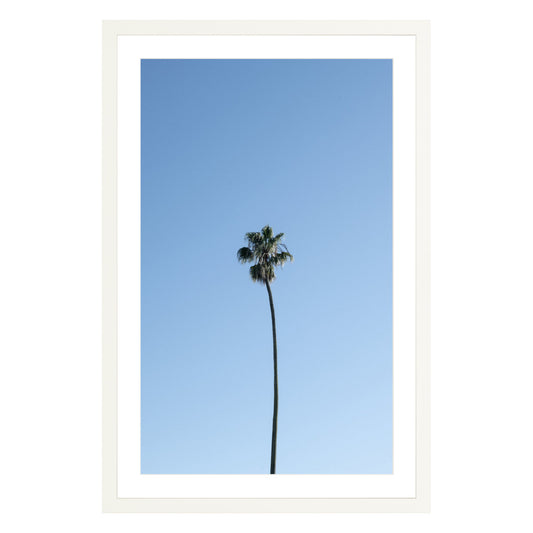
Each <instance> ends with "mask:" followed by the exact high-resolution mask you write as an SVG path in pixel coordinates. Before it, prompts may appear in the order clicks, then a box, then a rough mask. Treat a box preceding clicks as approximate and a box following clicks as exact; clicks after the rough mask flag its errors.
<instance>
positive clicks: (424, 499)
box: [102, 21, 430, 513]
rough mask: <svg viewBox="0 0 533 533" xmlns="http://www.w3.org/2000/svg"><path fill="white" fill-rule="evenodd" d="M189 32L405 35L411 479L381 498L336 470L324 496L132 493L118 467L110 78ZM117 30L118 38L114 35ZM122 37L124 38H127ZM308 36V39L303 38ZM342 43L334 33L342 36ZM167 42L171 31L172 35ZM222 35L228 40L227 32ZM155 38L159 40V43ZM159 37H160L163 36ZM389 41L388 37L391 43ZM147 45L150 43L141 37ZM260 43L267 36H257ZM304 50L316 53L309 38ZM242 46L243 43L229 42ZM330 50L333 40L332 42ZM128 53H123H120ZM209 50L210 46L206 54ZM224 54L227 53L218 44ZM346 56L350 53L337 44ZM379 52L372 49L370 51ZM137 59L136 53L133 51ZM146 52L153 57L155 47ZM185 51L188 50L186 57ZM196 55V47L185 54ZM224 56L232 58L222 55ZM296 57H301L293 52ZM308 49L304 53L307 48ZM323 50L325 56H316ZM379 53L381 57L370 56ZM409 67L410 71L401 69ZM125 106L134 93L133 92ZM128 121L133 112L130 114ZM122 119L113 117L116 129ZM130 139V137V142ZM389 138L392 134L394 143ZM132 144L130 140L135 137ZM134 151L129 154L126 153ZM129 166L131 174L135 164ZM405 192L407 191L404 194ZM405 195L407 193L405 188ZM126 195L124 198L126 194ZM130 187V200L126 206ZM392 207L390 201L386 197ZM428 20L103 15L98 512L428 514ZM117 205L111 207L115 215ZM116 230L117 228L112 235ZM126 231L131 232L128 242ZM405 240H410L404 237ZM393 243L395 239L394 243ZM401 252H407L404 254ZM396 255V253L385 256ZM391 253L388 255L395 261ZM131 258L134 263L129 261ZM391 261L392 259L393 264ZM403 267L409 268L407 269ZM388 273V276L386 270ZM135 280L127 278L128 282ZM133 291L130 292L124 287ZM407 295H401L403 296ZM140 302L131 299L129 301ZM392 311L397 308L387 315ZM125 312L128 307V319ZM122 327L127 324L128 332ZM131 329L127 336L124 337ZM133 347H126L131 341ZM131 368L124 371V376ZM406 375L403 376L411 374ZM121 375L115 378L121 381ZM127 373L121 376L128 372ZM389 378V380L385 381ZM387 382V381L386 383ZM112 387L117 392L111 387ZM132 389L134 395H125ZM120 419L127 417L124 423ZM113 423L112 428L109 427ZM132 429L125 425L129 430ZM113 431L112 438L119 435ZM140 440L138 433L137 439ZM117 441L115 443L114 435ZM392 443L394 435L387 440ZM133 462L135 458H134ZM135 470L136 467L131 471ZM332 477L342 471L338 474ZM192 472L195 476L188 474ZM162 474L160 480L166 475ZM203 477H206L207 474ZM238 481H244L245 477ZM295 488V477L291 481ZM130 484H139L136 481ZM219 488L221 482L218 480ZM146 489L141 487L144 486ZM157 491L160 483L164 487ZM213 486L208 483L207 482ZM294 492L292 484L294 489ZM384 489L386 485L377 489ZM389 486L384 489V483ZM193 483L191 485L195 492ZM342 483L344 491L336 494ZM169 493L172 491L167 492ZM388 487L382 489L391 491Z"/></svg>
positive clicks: (114, 131) (115, 89) (116, 154)
mask: <svg viewBox="0 0 533 533" xmlns="http://www.w3.org/2000/svg"><path fill="white" fill-rule="evenodd" d="M186 36H187V37H194V38H195V41H198V39H200V41H205V42H207V40H208V39H211V40H212V39H213V38H215V37H231V38H232V40H233V41H234V42H237V43H238V44H240V42H239V41H240V40H243V41H244V40H245V39H247V38H250V37H252V36H253V37H258V36H260V37H264V38H267V37H268V38H272V37H273V36H276V37H278V38H279V37H283V38H290V39H291V41H292V42H295V43H296V46H297V47H299V48H300V49H301V50H302V51H301V52H300V53H306V52H305V49H306V47H307V48H308V49H309V47H310V46H311V44H312V43H320V42H321V40H322V39H328V38H329V40H330V41H331V40H332V39H331V38H332V37H333V38H335V39H337V40H338V42H339V43H340V44H341V45H342V43H343V42H350V39H353V38H355V37H362V38H371V39H372V40H373V42H378V41H379V40H380V39H382V40H386V41H387V46H389V47H390V46H393V47H394V46H395V45H394V42H395V40H397V42H398V47H399V48H400V43H401V42H402V43H403V42H405V39H403V40H402V37H403V38H405V37H408V38H411V39H412V43H413V46H412V47H410V48H409V47H407V48H405V50H407V51H406V52H405V53H407V54H411V56H412V57H411V58H410V61H412V65H413V69H412V76H413V79H412V84H411V85H409V87H412V90H411V89H409V90H410V93H409V94H407V95H406V98H407V99H409V98H412V99H413V105H412V108H411V107H410V108H408V109H410V110H411V111H409V113H410V120H411V121H412V125H413V128H412V134H413V135H412V140H411V141H409V142H412V147H413V158H412V161H413V165H412V171H411V178H412V189H406V198H407V200H406V202H407V203H406V204H405V205H406V206H407V207H406V208H405V209H407V210H408V211H409V212H408V213H407V214H408V216H409V217H410V219H411V220H412V225H411V226H409V228H410V229H409V231H411V230H412V231H411V233H412V234H411V237H410V238H411V240H412V243H413V249H412V251H413V257H412V258H411V259H410V260H409V261H411V262H410V263H409V265H412V268H411V270H412V274H413V281H412V284H409V285H408V291H409V294H408V295H407V298H410V299H411V300H412V302H413V306H412V307H413V309H412V310H413V316H412V327H411V325H410V324H411V322H409V323H408V326H407V327H403V326H402V324H403V323H399V324H400V326H399V329H400V330H398V327H396V326H397V323H396V322H395V331H394V334H395V335H397V336H398V335H401V334H402V331H403V333H404V334H405V336H406V337H408V338H412V347H413V348H412V350H411V351H412V363H413V364H412V366H408V367H407V372H406V375H408V374H409V372H410V371H411V370H412V376H411V377H407V378H406V383H407V384H408V388H409V391H407V392H408V394H409V395H410V397H411V398H412V402H411V403H410V404H408V405H409V406H411V407H409V408H410V409H411V408H412V409H411V415H410V416H411V417H412V418H411V420H412V424H411V425H409V426H408V427H409V432H410V434H411V437H410V439H411V440H410V441H409V442H410V443H411V444H410V446H411V448H410V449H412V461H411V462H409V472H408V473H409V476H411V477H410V479H411V481H412V483H411V485H410V487H411V488H410V489H409V490H407V491H406V492H404V493H402V492H401V491H399V492H398V494H399V495H395V496H390V495H387V494H389V493H387V492H384V493H383V494H384V495H376V494H378V493H377V492H372V493H371V494H368V495H366V494H365V493H364V489H361V490H359V492H357V491H355V492H354V491H350V490H347V489H346V488H345V487H346V484H347V483H348V484H349V483H350V479H349V478H344V482H343V483H342V484H339V477H336V476H327V477H328V478H330V477H331V479H327V483H329V484H332V485H331V489H330V492H327V493H325V495H324V496H322V495H321V496H320V497H319V496H313V495H312V494H309V493H304V492H303V491H302V489H298V485H294V486H291V488H289V489H286V490H285V489H284V491H283V492H280V493H279V494H280V496H278V495H277V492H276V491H277V490H278V489H277V488H276V486H274V485H272V487H273V488H271V489H269V491H270V492H268V496H264V495H262V494H263V493H261V489H257V491H258V492H254V490H255V489H254V488H253V487H251V490H250V494H251V496H250V497H245V496H242V495H241V496H239V495H236V494H239V490H241V491H242V486H243V485H242V484H241V485H240V486H241V488H240V489H239V488H235V489H232V490H230V488H229V485H225V483H226V481H225V480H221V483H220V484H219V485H220V487H219V488H218V489H216V490H218V493H217V495H216V497H213V496H212V495H210V493H208V494H207V495H206V496H204V497H200V496H198V494H199V493H200V492H201V490H200V489H197V490H196V491H191V492H190V494H189V493H187V488H186V487H187V485H184V486H185V489H183V490H182V491H181V492H179V493H176V492H172V491H171V490H170V489H157V490H156V489H153V490H154V491H155V492H150V491H149V490H148V489H147V490H148V491H147V492H144V493H143V492H142V490H141V489H140V488H138V485H135V483H136V481H135V480H134V479H133V477H128V476H127V475H126V474H123V472H124V470H125V469H124V468H123V466H121V465H123V464H125V461H124V460H123V455H124V453H123V447H122V448H121V444H120V443H122V444H123V443H124V441H125V439H126V438H127V437H124V436H123V435H132V434H133V435H135V428H136V426H135V423H136V422H135V420H136V419H137V418H138V416H137V415H138V412H136V411H135V412H134V413H133V415H132V416H128V417H125V416H124V412H125V408H124V404H126V405H130V404H133V403H135V402H131V398H135V396H127V395H126V396H125V393H124V391H125V390H126V389H127V388H128V385H127V384H126V385H124V384H125V383H126V381H124V379H123V374H124V365H122V364H121V363H120V354H119V346H121V348H120V349H122V350H123V349H124V348H123V347H124V346H128V342H127V338H126V337H125V334H124V333H123V332H124V331H125V330H126V329H125V328H124V327H122V329H121V325H120V324H121V323H122V322H123V311H122V309H124V306H123V307H120V304H119V299H120V298H121V297H122V296H121V294H124V291H122V292H121V289H120V285H121V283H122V279H123V277H124V276H123V271H122V270H121V268H122V267H120V268H119V264H120V265H124V264H125V263H126V262H127V261H126V260H122V261H120V260H119V257H121V256H120V254H121V253H124V252H123V250H124V249H125V248H127V247H126V246H122V243H123V241H121V240H120V239H121V237H123V235H124V232H123V230H122V229H120V228H123V227H124V226H125V225H126V226H127V225H128V224H129V221H131V220H135V217H134V216H133V218H132V219H127V218H124V215H123V214H122V213H124V212H125V211H127V209H120V210H119V209H117V207H118V206H119V205H122V204H121V202H123V196H124V192H123V191H124V188H121V187H118V186H117V185H118V182H119V169H121V170H120V171H121V172H123V169H124V167H125V166H127V162H125V161H124V160H123V159H122V160H121V155H120V153H121V150H122V152H124V149H123V148H121V143H122V142H123V139H122V137H119V133H118V132H119V129H120V124H119V121H120V120H122V119H121V118H120V117H121V116H124V113H123V114H122V115H120V111H119V109H120V107H121V106H122V105H123V100H124V96H123V95H124V92H122V91H123V88H124V83H123V82H122V85H121V86H120V84H121V82H120V81H119V80H125V79H128V78H125V77H121V76H124V74H123V72H124V71H125V70H126V67H125V66H124V63H125V62H126V60H125V59H124V58H126V57H133V58H134V59H135V57H136V56H135V54H139V53H142V52H137V51H135V50H140V49H142V47H143V45H144V43H148V42H150V43H153V42H155V41H157V39H154V38H159V41H158V44H157V46H155V48H154V49H153V50H155V51H152V53H153V54H160V53H161V52H160V51H161V46H163V47H165V46H169V45H168V43H170V42H171V41H172V40H173V38H176V37H186ZM124 38H126V39H124ZM128 38H131V39H129V40H128ZM310 38H311V39H310ZM341 39H342V40H344V41H342V40H341ZM126 40H128V43H129V42H131V43H134V44H133V46H132V47H130V49H133V50H134V52H133V55H131V54H130V56H127V54H126V55H125V54H124V52H123V51H122V50H123V49H124V48H128V47H122V48H121V45H120V44H119V43H124V42H125V41H126ZM174 40H175V39H174ZM228 42H229V39H228ZM161 43H162V44H161ZM165 43H167V44H165ZM391 43H392V44H391ZM150 46H151V45H150ZM267 46H268V44H267ZM312 46H314V48H313V49H312V51H310V52H307V53H311V54H316V53H317V52H316V50H320V44H319V47H318V48H316V46H315V44H312ZM239 48H241V49H244V48H245V47H242V46H239ZM206 49H207V50H209V45H207V48H205V47H204V48H202V49H201V50H202V51H201V52H198V53H199V54H206V53H207V54H208V55H207V56H206V57H218V56H210V55H209V51H207V52H205V50H206ZM337 50H339V48H338V49H337ZM128 53H130V52H128ZM213 53H214V52H213ZM228 53H229V54H232V53H234V52H232V51H231V47H230V51H228ZM346 53H347V54H348V55H347V56H346V57H351V56H350V55H349V54H350V52H349V51H348V52H346ZM380 53H381V52H380ZM139 57H143V56H139ZM155 57H160V55H156V56H155ZM187 57H188V56H187ZM194 57H204V55H200V56H194ZM230 57H233V56H230ZM295 57H301V56H295ZM310 57H314V56H313V55H312V56H310ZM325 57H329V56H328V55H326V56H325ZM379 57H381V55H380V56H379ZM409 75H410V74H409ZM133 102H134V104H133V105H135V99H134V100H133ZM133 120H134V121H135V120H136V119H135V118H134V119H133ZM124 126H125V124H122V127H123V129H122V130H121V131H124ZM134 142H135V141H134ZM394 142H395V141H394ZM139 144H140V142H139ZM401 153H402V152H401V150H400V149H399V148H398V146H397V145H396V144H394V157H395V158H399V155H400V154H401ZM133 159H135V158H133ZM132 172H133V173H136V172H138V169H136V168H135V167H134V168H133V170H132ZM411 193H412V194H411ZM410 195H411V196H410ZM128 201H129V200H128ZM135 202H136V200H135V195H134V196H133V204H135ZM395 205H396V204H395ZM429 207H430V206H429V22H427V21H105V22H104V23H103V219H102V224H103V413H102V416H103V510H104V511H105V512H151V513H153V512H164V513H167V512H170V513H172V512H176V513H186V512H188V513H191V512H192V513H209V512H216V513H236V512H238V513H263V512H276V513H295V512H298V513H316V512H321V513H346V512H429V502H430V442H429V441H430V426H429V424H430V412H429V403H430V394H429V385H430V383H429V381H430V374H429V351H430V350H429V349H430V321H429V320H430V317H429V313H430V303H429V302H430V300H429V298H430V295H429V287H430V282H429V279H430V278H429V275H430V265H429V262H430V252H429V250H430V249H429V230H430V215H429ZM119 212H120V214H119ZM121 231H122V233H121ZM135 240H136V239H133V241H135ZM410 242H411V241H410ZM395 245H396V244H395ZM136 250H137V248H136V247H135V246H134V247H133V251H132V252H131V254H132V255H131V256H127V257H126V256H124V257H126V259H129V257H133V259H134V260H135V257H136V253H137V252H136ZM407 255H409V254H407ZM395 257H396V256H395ZM395 261H396V259H395ZM133 262H134V261H133ZM396 267H397V265H395V268H396ZM408 274H409V273H408ZM395 279H396V278H395ZM133 283H135V278H134V282H133ZM133 294H134V296H133V299H134V300H135V298H136V296H135V293H133ZM411 300H410V301H411ZM138 305H139V306H140V302H139V304H138ZM397 314H398V313H397ZM133 320H136V319H135V315H134V318H133ZM128 331H130V330H128ZM133 337H135V335H134V334H133V335H132V338H133ZM133 349H135V348H133ZM137 377H138V376H136V374H133V378H132V380H133V381H135V380H136V379H137ZM411 378H412V379H411ZM121 379H122V381H121ZM128 379H129V378H128ZM119 383H121V385H120V387H119ZM395 384H396V382H395ZM395 386H396V385H395ZM119 389H120V393H119ZM132 394H134V393H132ZM126 418H128V419H131V420H132V421H133V422H132V424H131V425H130V422H129V421H128V420H126ZM119 427H120V428H121V429H119ZM128 427H131V428H133V430H131V431H130V433H122V434H121V433H120V431H123V428H128ZM132 432H133V433H132ZM120 435H122V436H120ZM139 438H140V437H139ZM119 441H120V443H119ZM395 443H396V444H398V440H395ZM134 464H135V463H134ZM139 476H140V471H139ZM341 477H342V476H341ZM191 478H196V479H191ZM168 479H169V478H168V476H167V481H168ZM188 482H190V483H191V486H193V485H194V486H196V487H200V488H201V486H202V484H204V485H205V484H206V483H207V482H208V480H207V479H206V478H205V476H204V477H202V476H189V478H188ZM209 482H210V483H212V480H209ZM243 483H245V484H246V483H247V481H246V480H244V481H243ZM300 486H301V485H300ZM139 487H140V485H139ZM225 487H227V488H225ZM150 490H151V489H150ZM165 490H169V492H168V493H166V492H165ZM213 490H214V489H213ZM298 490H301V491H302V492H301V493H299V492H298ZM387 490H389V489H387ZM390 490H392V489H390ZM199 491H200V492H199ZM343 491H344V492H343ZM177 494H179V495H177ZM391 494H392V493H391Z"/></svg>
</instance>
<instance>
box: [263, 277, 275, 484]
mask: <svg viewBox="0 0 533 533" xmlns="http://www.w3.org/2000/svg"><path fill="white" fill-rule="evenodd" d="M266 288H267V291H268V299H269V301H270V314H271V315H272V343H273V348H274V414H273V416H272V449H271V453H270V473H271V474H275V473H276V443H277V434H278V347H277V343H276V315H275V314H274V301H273V300H272V291H271V290H270V285H269V283H268V281H267V282H266Z"/></svg>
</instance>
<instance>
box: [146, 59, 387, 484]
mask: <svg viewBox="0 0 533 533" xmlns="http://www.w3.org/2000/svg"><path fill="white" fill-rule="evenodd" d="M141 107H142V109H141V136H142V139H141V189H142V190H141V472H142V473H143V474H265V473H268V470H269V465H270V439H271V424H272V401H273V368H272V366H273V363H272V330H271V322H270V309H269V303H268V294H267V291H266V288H265V287H264V286H263V285H259V284H257V283H253V282H252V281H251V280H250V278H249V274H248V266H247V265H241V264H239V263H238V262H237V259H236V252H237V249H238V248H240V247H241V246H244V245H245V244H246V243H245V241H244V234H245V233H246V232H249V231H259V230H260V229H261V228H262V227H263V226H264V225H267V224H268V225H270V226H272V228H273V230H274V232H275V233H279V232H284V233H285V243H286V245H287V246H288V248H289V250H290V252H291V253H292V254H293V255H294V262H293V263H289V264H287V265H286V266H285V267H284V268H283V269H282V270H279V271H278V277H277V279H276V281H275V282H274V283H273V285H272V292H273V297H274V305H275V310H276V323H277V337H278V368H279V419H278V448H277V473H279V474H390V473H392V61H390V60H143V61H142V62H141Z"/></svg>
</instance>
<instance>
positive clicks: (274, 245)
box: [237, 226, 293, 284]
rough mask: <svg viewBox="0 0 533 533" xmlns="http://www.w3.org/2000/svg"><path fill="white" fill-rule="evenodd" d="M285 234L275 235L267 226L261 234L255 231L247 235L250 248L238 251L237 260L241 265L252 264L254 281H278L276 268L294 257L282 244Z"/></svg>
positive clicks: (264, 282)
mask: <svg viewBox="0 0 533 533" xmlns="http://www.w3.org/2000/svg"><path fill="white" fill-rule="evenodd" d="M283 235H284V234H283V233H278V234H277V235H274V232H273V231H272V228H271V227H270V226H265V227H264V228H263V229H262V230H261V231H260V232H259V231H253V232H250V233H247V234H246V236H245V237H246V240H247V241H248V246H245V247H243V248H240V249H239V250H238V251H237V259H238V260H239V261H240V262H241V263H252V262H255V264H254V265H252V266H251V267H250V277H251V278H252V280H253V281H258V282H259V283H263V284H267V283H271V282H272V281H274V280H275V279H276V273H275V270H274V269H275V267H277V266H283V265H284V264H285V263H286V262H287V261H292V260H293V257H292V255H291V254H290V253H289V250H287V247H286V246H285V245H284V244H283V243H282V242H281V241H282V240H283Z"/></svg>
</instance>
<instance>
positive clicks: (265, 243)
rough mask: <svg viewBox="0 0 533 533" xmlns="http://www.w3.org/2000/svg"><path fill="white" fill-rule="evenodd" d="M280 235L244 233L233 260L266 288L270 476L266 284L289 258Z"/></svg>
mask: <svg viewBox="0 0 533 533" xmlns="http://www.w3.org/2000/svg"><path fill="white" fill-rule="evenodd" d="M283 235H284V234H283V233H278V234H277V235H276V236H274V233H273V231H272V228H271V227H270V226H265V227H264V228H263V229H262V230H261V232H252V233H247V234H246V236H245V239H246V240H247V241H248V246H245V247H244V248H240V249H239V250H238V251H237V259H238V260H239V261H240V262H241V263H254V264H253V265H252V266H251V267H250V277H251V278H252V281H254V282H255V281H258V282H259V283H262V284H264V285H266V288H267V291H268V300H269V302H270V314H271V316H272V344H273V349H274V414H273V416H272V448H271V455H270V473H271V474H275V473H276V442H277V432H278V348H277V343H276V316H275V315H274V301H273V300H272V291H271V290H270V284H271V283H272V282H273V281H274V280H275V279H276V274H275V268H276V267H277V266H283V264H284V263H286V262H287V261H289V260H290V261H292V260H293V257H292V255H291V254H290V253H289V250H287V247H286V246H285V245H284V244H282V243H281V241H282V239H283Z"/></svg>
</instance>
